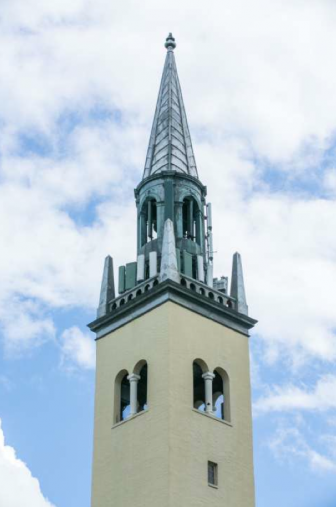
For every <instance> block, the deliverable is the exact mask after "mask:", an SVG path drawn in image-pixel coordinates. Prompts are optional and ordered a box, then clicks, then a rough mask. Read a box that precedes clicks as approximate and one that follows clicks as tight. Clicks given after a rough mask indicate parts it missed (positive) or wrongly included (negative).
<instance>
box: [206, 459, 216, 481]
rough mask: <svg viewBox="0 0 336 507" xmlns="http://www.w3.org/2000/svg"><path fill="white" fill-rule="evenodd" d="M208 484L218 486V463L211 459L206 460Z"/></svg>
mask: <svg viewBox="0 0 336 507" xmlns="http://www.w3.org/2000/svg"><path fill="white" fill-rule="evenodd" d="M208 484H209V486H218V465H217V463H213V461H208Z"/></svg>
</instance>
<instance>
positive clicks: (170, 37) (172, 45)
mask: <svg viewBox="0 0 336 507" xmlns="http://www.w3.org/2000/svg"><path fill="white" fill-rule="evenodd" d="M165 48H167V49H175V48H176V42H175V39H174V37H173V34H172V33H171V32H170V34H169V35H168V37H167V38H166V42H165Z"/></svg>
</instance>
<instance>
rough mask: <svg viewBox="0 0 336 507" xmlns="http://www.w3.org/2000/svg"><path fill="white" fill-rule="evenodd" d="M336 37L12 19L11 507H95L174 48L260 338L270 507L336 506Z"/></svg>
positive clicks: (15, 7)
mask: <svg viewBox="0 0 336 507" xmlns="http://www.w3.org/2000/svg"><path fill="white" fill-rule="evenodd" d="M335 27H336V3H335V2H334V1H333V0H290V1H289V0H273V1H272V2H269V1H267V0H254V2H250V1H248V0H234V1H233V0H230V1H229V0H210V1H209V2H200V1H199V0H193V1H191V0H184V1H181V0H179V1H177V0H170V2H163V1H162V0H155V1H154V0H144V1H143V2H136V1H135V0H123V1H121V0H114V1H113V2H112V1H111V0H109V1H108V0H94V1H93V0H72V1H71V2H69V1H67V0H53V1H52V2H45V1H44V0H1V9H0V241H1V255H0V280H1V283H0V421H1V426H0V483H1V488H0V507H26V506H27V505H29V506H34V507H69V506H71V507H89V505H90V487H91V457H92V432H93V403H94V400H93V398H94V375H95V345H94V335H93V334H92V333H90V332H89V330H88V329H87V327H86V324H87V323H89V322H90V321H92V320H93V319H94V318H95V311H96V307H97V304H98V297H99V288H100V281H101V275H102V268H103V262H104V258H105V256H106V255H108V254H110V255H112V256H113V258H114V263H115V266H118V265H120V264H125V262H131V261H134V259H135V255H136V208H135V203H134V194H133V189H134V188H135V186H136V185H137V184H138V182H139V181H140V179H141V177H142V172H143V167H144V163H145V156H146V150H147V143H148V140H149V134H150V127H151V122H152V119H153V115H154V108H155V103H156V98H157V93H158V89H159V82H160V78H161V73H162V69H163V63H164V58H165V49H164V47H163V44H164V40H165V37H166V36H167V34H168V32H170V31H172V32H173V34H174V36H175V38H176V42H177V48H176V50H175V55H176V61H177V68H178V72H179V77H180V81H181V86H182V92H183V96H184V102H185V106H186V111H187V115H188V120H189V127H190V131H191V136H192V140H193V146H194V152H195V157H196V162H197V166H198V172H199V176H200V179H201V181H202V182H203V183H204V184H205V185H207V188H208V200H209V201H210V202H212V206H213V230H214V249H215V250H216V252H217V253H216V256H215V260H214V263H215V276H221V275H229V274H230V272H231V262H232V255H233V253H234V252H235V251H239V252H240V253H241V255H242V259H243V265H244V274H245V284H246V292H247V297H248V303H249V310H250V315H251V316H252V317H254V318H256V319H258V321H259V323H258V325H257V326H256V328H255V329H254V330H253V332H252V334H251V338H250V346H251V373H252V394H253V421H254V461H255V479H256V500H257V507H269V505H272V507H280V506H281V507H282V506H283V505H286V507H335V505H336V367H335V359H336V311H335V300H336V294H335V292H336V289H335V288H336V234H335V230H336V155H335V153H336V94H335V89H336V67H335V65H334V62H335V57H336V54H335V53H336V49H335V48H336V30H335ZM125 231H127V233H126V232H125Z"/></svg>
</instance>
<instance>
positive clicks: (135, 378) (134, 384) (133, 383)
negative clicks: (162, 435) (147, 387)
mask: <svg viewBox="0 0 336 507" xmlns="http://www.w3.org/2000/svg"><path fill="white" fill-rule="evenodd" d="M127 380H129V383H130V398H131V400H130V401H131V412H130V415H129V417H132V416H133V415H135V414H136V413H137V412H138V382H139V380H140V375H137V374H136V373H131V375H128V377H127Z"/></svg>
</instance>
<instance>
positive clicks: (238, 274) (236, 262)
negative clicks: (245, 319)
mask: <svg viewBox="0 0 336 507" xmlns="http://www.w3.org/2000/svg"><path fill="white" fill-rule="evenodd" d="M230 296H231V297H233V298H235V299H236V301H237V306H236V309H237V312H239V313H244V314H245V315H248V306H247V302H246V295H245V287H244V277H243V265H242V260H241V256H240V254H239V253H238V252H236V253H235V254H234V256H233V262H232V276H231V291H230Z"/></svg>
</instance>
